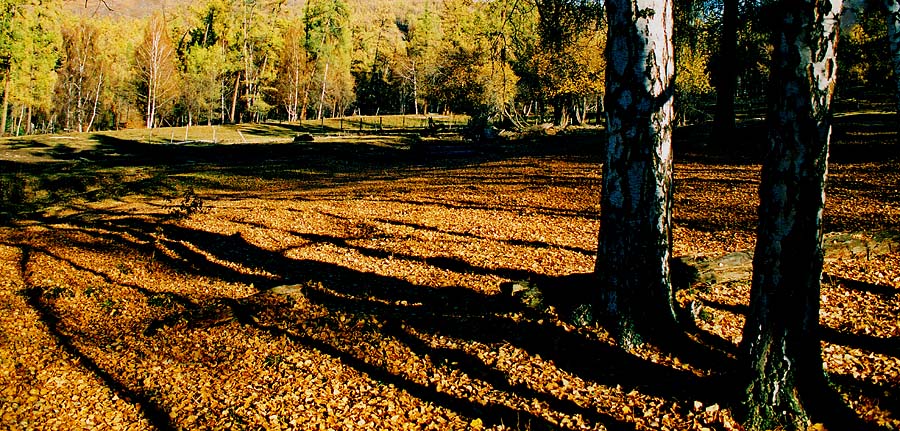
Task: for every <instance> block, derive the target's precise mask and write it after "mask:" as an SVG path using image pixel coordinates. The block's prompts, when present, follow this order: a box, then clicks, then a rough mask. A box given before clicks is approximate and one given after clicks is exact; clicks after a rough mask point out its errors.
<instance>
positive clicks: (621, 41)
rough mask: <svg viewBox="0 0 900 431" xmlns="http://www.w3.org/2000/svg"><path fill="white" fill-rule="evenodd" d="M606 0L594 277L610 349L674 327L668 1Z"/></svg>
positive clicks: (670, 22)
mask: <svg viewBox="0 0 900 431" xmlns="http://www.w3.org/2000/svg"><path fill="white" fill-rule="evenodd" d="M642 3H643V4H644V5H645V7H644V8H643V9H640V10H635V9H634V8H635V3H634V2H633V1H631V0H608V1H607V2H606V10H607V14H608V22H609V42H608V44H607V55H606V57H607V65H608V66H607V72H606V73H607V81H606V97H607V99H606V108H607V110H608V113H609V125H608V127H609V129H608V138H607V145H606V159H605V162H604V163H603V180H602V197H601V211H600V214H601V216H600V217H601V221H600V235H599V236H600V238H599V245H598V253H597V264H596V273H597V275H598V280H599V282H600V286H601V304H602V305H603V306H605V308H606V310H605V311H606V313H608V315H609V316H610V317H611V318H612V320H613V322H614V325H615V328H614V330H615V333H616V337H617V339H618V342H619V344H621V345H622V346H624V347H631V346H635V345H639V344H641V343H643V342H644V341H646V340H647V339H648V338H653V337H655V336H657V335H659V334H662V333H664V332H666V331H668V330H671V329H672V328H674V327H675V325H674V323H675V313H674V307H673V291H672V284H671V278H670V270H669V259H670V257H671V238H672V232H671V230H672V177H673V171H672V118H673V116H674V111H673V107H672V106H673V105H672V100H673V95H674V83H675V82H674V74H675V62H674V49H673V45H672V25H673V15H672V0H652V1H646V2H642Z"/></svg>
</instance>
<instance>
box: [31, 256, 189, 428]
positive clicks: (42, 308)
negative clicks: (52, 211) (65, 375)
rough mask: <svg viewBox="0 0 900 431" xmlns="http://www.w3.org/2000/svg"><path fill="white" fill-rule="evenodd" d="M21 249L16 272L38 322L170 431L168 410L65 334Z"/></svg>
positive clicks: (151, 420) (154, 422)
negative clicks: (34, 283)
mask: <svg viewBox="0 0 900 431" xmlns="http://www.w3.org/2000/svg"><path fill="white" fill-rule="evenodd" d="M20 249H21V251H22V257H21V261H20V262H19V271H20V274H21V277H22V279H23V280H24V281H25V283H26V288H25V289H24V291H23V295H24V297H25V299H26V302H27V303H28V305H29V306H30V307H31V308H32V309H34V311H35V312H37V313H38V316H39V318H40V320H41V322H42V323H43V324H44V325H46V327H47V330H48V332H49V333H50V335H51V336H52V337H53V339H54V340H55V341H56V344H57V345H59V346H60V347H61V348H62V350H63V351H65V352H66V353H67V354H69V355H70V356H72V357H73V358H75V359H76V360H77V362H78V363H79V364H80V365H81V366H83V367H84V368H86V369H87V370H88V371H89V372H90V373H92V374H93V375H95V376H97V378H99V379H100V380H101V381H103V383H104V385H106V387H108V388H109V389H110V390H111V391H112V392H113V393H114V394H116V395H117V396H118V397H119V398H120V399H123V400H126V401H129V402H133V403H134V405H135V406H137V408H138V411H139V412H140V413H141V414H142V415H143V416H144V418H145V419H147V421H148V422H149V423H150V424H151V425H153V426H154V427H155V428H156V429H158V430H162V431H167V430H174V429H175V426H174V424H173V423H172V422H171V419H170V417H169V414H168V412H166V411H165V410H164V409H163V408H162V407H161V406H160V405H158V404H157V403H156V402H155V401H154V400H152V399H151V398H150V397H148V396H147V395H145V394H143V393H141V392H139V391H136V390H133V389H131V388H129V387H127V386H126V385H125V384H124V383H122V382H120V381H119V380H117V379H116V378H115V377H114V376H113V375H111V374H110V373H109V372H107V371H106V370H104V369H103V368H102V367H100V366H99V365H98V364H97V363H96V362H94V360H92V359H91V357H90V356H88V355H87V354H85V353H83V352H82V351H81V349H79V348H78V346H76V345H75V343H74V342H73V339H72V337H71V336H69V335H67V334H66V333H65V331H64V330H63V329H62V328H61V327H60V326H61V324H60V318H59V317H58V316H57V314H56V311H55V310H54V309H53V306H52V304H50V303H48V301H47V300H46V298H45V295H44V292H43V290H42V289H41V288H38V287H35V286H33V285H32V284H31V282H30V281H29V279H30V277H29V276H28V273H29V270H28V265H29V261H30V260H31V254H32V250H31V248H30V247H28V246H20Z"/></svg>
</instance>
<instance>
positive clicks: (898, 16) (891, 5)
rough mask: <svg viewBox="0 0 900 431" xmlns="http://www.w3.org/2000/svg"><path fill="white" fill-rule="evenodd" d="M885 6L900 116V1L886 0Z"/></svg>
mask: <svg viewBox="0 0 900 431" xmlns="http://www.w3.org/2000/svg"><path fill="white" fill-rule="evenodd" d="M884 6H885V9H887V10H886V12H887V34H888V44H889V46H890V50H891V66H892V67H893V71H894V89H895V90H894V97H895V102H894V103H895V104H896V105H895V106H896V110H897V116H898V118H900V1H898V0H884ZM898 131H900V129H898Z"/></svg>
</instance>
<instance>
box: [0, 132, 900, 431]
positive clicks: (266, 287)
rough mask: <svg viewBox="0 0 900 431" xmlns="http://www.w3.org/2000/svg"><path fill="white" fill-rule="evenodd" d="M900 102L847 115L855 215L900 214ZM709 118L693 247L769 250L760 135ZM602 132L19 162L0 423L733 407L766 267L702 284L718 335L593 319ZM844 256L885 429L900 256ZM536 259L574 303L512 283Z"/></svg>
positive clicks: (700, 411)
mask: <svg viewBox="0 0 900 431" xmlns="http://www.w3.org/2000/svg"><path fill="white" fill-rule="evenodd" d="M889 119H893V117H890V116H887V115H876V114H869V115H859V116H854V117H846V118H842V119H841V127H843V128H841V129H839V130H840V132H839V133H838V139H839V142H838V143H837V145H836V146H835V148H834V151H833V157H832V169H831V177H830V179H831V183H830V187H829V198H828V210H827V212H826V225H827V226H826V229H827V230H828V231H848V232H857V233H859V235H862V236H864V235H867V234H870V233H873V232H878V231H883V230H897V229H900V148H898V146H897V144H895V143H894V140H893V135H892V134H891V133H890V132H889V130H887V129H888V127H887V126H885V124H890V122H889V121H890V120H889ZM690 133H691V131H690V130H686V131H684V132H682V133H681V136H684V138H682V139H681V140H680V141H679V147H678V152H677V154H678V160H679V161H678V165H677V173H676V176H677V192H676V193H677V196H676V217H675V220H676V228H675V254H676V255H703V256H709V257H717V256H721V255H723V254H725V253H728V252H732V251H739V250H746V249H750V248H752V246H753V242H754V236H753V229H754V223H755V214H756V201H757V200H756V189H757V187H758V171H759V165H758V164H757V163H756V161H755V158H753V157H751V156H742V154H745V155H746V154H752V153H753V152H752V151H750V150H748V149H744V151H733V150H726V151H721V150H719V149H710V148H705V149H704V148H700V147H699V146H698V145H696V143H694V142H691V140H690V139H689V135H690ZM748 133H749V132H748ZM754 133H755V132H754ZM751 135H752V134H751ZM757 135H758V133H757ZM757 135H753V136H757ZM598 139H599V138H597V137H592V136H590V135H589V134H577V135H558V136H557V137H556V138H555V140H553V141H550V142H533V141H527V140H526V141H519V142H516V143H513V144H508V145H491V146H489V147H473V146H469V145H460V144H458V143H454V142H450V143H447V142H441V141H428V140H426V141H424V142H420V141H418V140H410V141H404V140H403V139H401V138H398V137H383V138H378V139H372V140H364V139H359V138H349V137H346V138H341V137H338V138H328V139H320V140H319V141H318V142H315V143H313V144H308V145H298V144H277V145H268V146H266V145H259V146H254V145H244V146H241V145H232V146H188V147H185V148H180V149H171V148H168V147H163V146H159V145H157V146H146V145H145V146H142V145H139V144H134V145H131V144H127V143H125V142H112V143H109V145H108V146H107V147H104V148H103V149H102V152H101V151H100V150H99V149H98V150H96V151H94V150H90V149H82V150H81V151H80V152H79V153H76V154H75V156H74V157H73V156H72V155H71V154H67V157H65V158H64V162H60V163H57V162H56V161H48V162H38V161H32V162H29V163H27V164H19V165H16V164H8V165H7V166H14V167H15V168H16V169H18V170H20V172H21V174H20V175H19V176H17V177H16V178H18V180H16V181H19V182H20V183H21V184H22V185H23V187H24V192H23V193H24V194H26V195H28V196H30V197H31V198H33V199H34V200H40V201H41V202H43V203H44V204H45V205H49V207H45V208H42V209H41V210H40V211H33V209H34V208H30V209H28V211H25V210H23V211H22V212H20V213H16V214H13V215H9V216H7V227H3V228H0V428H4V429H6V428H9V429H61V430H68V429H79V428H85V429H134V430H145V429H336V430H337V429H340V430H343V429H441V430H443V429H516V430H543V429H601V430H602V429H608V430H644V429H654V430H655V429H660V430H703V429H710V430H712V429H734V428H735V426H736V425H735V424H734V421H733V419H732V414H731V411H730V409H729V405H730V400H731V399H732V397H733V396H734V393H735V390H736V387H735V386H734V385H733V384H731V383H729V379H728V378H727V376H728V372H729V371H732V370H733V369H734V367H735V366H736V361H735V359H734V354H735V350H736V348H735V345H734V343H737V342H738V341H739V340H740V331H741V325H742V322H743V313H745V307H746V302H747V297H748V290H749V286H748V283H747V282H734V283H728V284H721V285H709V286H707V285H694V286H692V287H690V288H689V289H686V290H685V291H683V292H680V293H679V295H680V296H679V298H680V299H682V300H683V301H682V302H683V303H688V302H689V304H688V306H692V307H693V308H694V309H693V310H692V311H693V316H695V319H696V326H697V327H696V329H695V330H694V338H695V339H696V340H697V342H696V343H694V344H693V345H688V344H683V345H679V346H674V347H670V348H666V349H658V348H654V347H652V346H648V347H646V348H644V349H641V350H637V351H622V350H620V349H618V348H617V347H615V345H614V343H612V341H611V340H610V338H609V336H608V334H607V332H606V331H605V330H604V329H603V328H602V327H597V326H590V327H575V326H573V325H571V324H569V323H567V319H566V317H567V316H566V311H565V310H566V298H567V295H569V293H570V291H571V292H574V291H575V290H576V289H575V288H573V287H572V285H574V284H577V283H575V282H573V281H572V280H573V277H569V276H571V275H572V274H579V273H586V272H590V271H591V270H592V269H593V261H594V253H595V249H596V238H597V231H598V229H599V222H598V215H599V184H600V178H599V159H600V158H599V156H598V155H597V154H596V150H595V149H596V148H597V147H598V144H597V140H598ZM748 141H751V142H752V139H748ZM0 146H6V149H7V150H11V149H12V147H13V146H14V142H13V141H5V142H3V143H0ZM110 147H111V148H110ZM15 149H16V150H18V151H28V150H29V148H28V146H19V147H16V148H15ZM59 153H61V154H62V153H65V152H64V151H61V152H59ZM735 153H736V154H735ZM710 154H713V155H710ZM58 159H62V158H60V157H58ZM73 160H74V161H73ZM42 163H49V164H42ZM48 166H49V167H48ZM5 187H10V186H9V185H8V184H7V186H5ZM48 188H49V189H48ZM7 199H11V198H9V193H7ZM824 279H825V281H826V285H825V288H824V290H823V295H822V307H823V310H822V319H821V321H822V324H823V327H824V328H825V329H824V331H823V338H824V341H823V346H824V352H825V368H826V370H827V372H828V374H829V377H830V381H831V383H832V385H833V387H834V389H835V390H836V391H837V392H838V393H839V394H840V396H842V397H843V398H844V400H845V403H846V404H847V406H848V408H849V409H852V411H853V412H854V414H855V416H857V417H858V418H859V419H858V424H857V426H858V427H859V428H872V429H884V430H892V429H900V324H898V322H897V316H898V313H900V297H898V289H900V252H898V251H896V250H895V251H893V252H888V253H877V254H873V255H872V256H870V257H869V258H868V259H836V260H831V261H829V262H828V263H827V265H826V275H825V278H824ZM521 280H530V281H532V282H534V283H537V284H538V285H541V286H543V288H544V289H546V292H545V293H546V295H547V297H548V298H551V299H552V300H549V301H550V302H551V305H550V306H549V307H546V308H539V309H534V308H529V307H526V306H524V305H523V304H522V303H521V302H520V301H518V300H517V299H515V298H512V297H510V296H509V295H508V294H507V293H506V292H505V291H504V289H503V286H505V285H507V284H508V283H509V282H515V281H521ZM582 284H583V283H582ZM583 287H584V286H581V288H583ZM577 294H578V292H575V293H572V295H577ZM554 301H555V302H554Z"/></svg>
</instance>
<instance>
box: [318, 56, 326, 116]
mask: <svg viewBox="0 0 900 431" xmlns="http://www.w3.org/2000/svg"><path fill="white" fill-rule="evenodd" d="M327 86H328V62H327V61H326V62H325V71H324V72H323V73H322V94H321V95H319V112H318V113H317V114H316V119H317V120H321V119H322V111H323V110H324V109H325V90H326V88H327Z"/></svg>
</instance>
